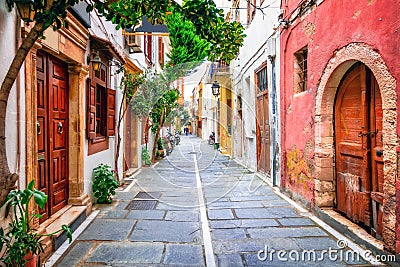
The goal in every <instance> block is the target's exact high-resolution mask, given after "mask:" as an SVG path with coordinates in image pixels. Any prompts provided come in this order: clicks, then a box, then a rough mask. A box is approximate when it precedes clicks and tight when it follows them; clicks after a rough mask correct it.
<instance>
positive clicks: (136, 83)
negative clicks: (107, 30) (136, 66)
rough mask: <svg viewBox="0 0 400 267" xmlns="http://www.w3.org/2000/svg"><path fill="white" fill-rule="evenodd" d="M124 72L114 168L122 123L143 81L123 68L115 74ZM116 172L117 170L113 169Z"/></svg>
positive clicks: (116, 161) (138, 75)
mask: <svg viewBox="0 0 400 267" xmlns="http://www.w3.org/2000/svg"><path fill="white" fill-rule="evenodd" d="M121 71H124V72H125V73H124V77H123V78H122V80H121V89H122V101H121V104H120V106H119V112H118V119H117V130H116V132H115V157H114V164H115V165H114V166H118V159H119V151H120V148H121V143H122V142H121V141H122V138H121V132H120V130H121V125H122V121H123V119H124V117H125V114H126V111H127V109H128V107H129V105H130V104H131V102H132V99H133V97H134V96H135V94H136V92H137V90H138V88H139V87H140V85H142V84H143V83H144V81H145V76H144V75H143V74H139V73H133V74H132V73H131V72H129V71H128V70H126V69H125V68H124V67H121V68H120V69H119V70H118V71H117V72H121ZM115 169H116V170H117V168H115ZM115 176H116V177H117V180H118V181H119V180H120V174H119V173H118V172H116V173H115Z"/></svg>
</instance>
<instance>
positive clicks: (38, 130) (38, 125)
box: [36, 121, 42, 135]
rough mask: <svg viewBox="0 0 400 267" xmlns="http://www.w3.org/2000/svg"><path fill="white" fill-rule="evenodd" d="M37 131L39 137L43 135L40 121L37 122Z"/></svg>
mask: <svg viewBox="0 0 400 267" xmlns="http://www.w3.org/2000/svg"><path fill="white" fill-rule="evenodd" d="M36 131H37V134H38V135H39V134H41V133H42V131H41V129H40V123H39V122H38V121H37V122H36Z"/></svg>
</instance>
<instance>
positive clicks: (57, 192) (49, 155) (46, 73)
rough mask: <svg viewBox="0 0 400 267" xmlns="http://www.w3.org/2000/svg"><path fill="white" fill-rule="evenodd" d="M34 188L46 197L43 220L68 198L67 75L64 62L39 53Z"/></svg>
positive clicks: (60, 206) (37, 63) (63, 204)
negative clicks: (35, 186)
mask: <svg viewBox="0 0 400 267" xmlns="http://www.w3.org/2000/svg"><path fill="white" fill-rule="evenodd" d="M36 70H37V142H38V177H37V187H38V188H39V189H40V190H41V191H42V192H44V193H45V194H46V195H48V202H47V206H46V208H45V209H44V210H43V211H41V213H42V215H43V217H42V219H41V221H44V220H45V219H47V218H48V217H49V216H51V215H52V214H54V213H55V212H57V211H58V210H60V209H61V208H62V207H64V206H65V205H66V204H67V199H68V73H67V66H66V64H65V63H64V62H62V61H60V60H58V59H56V58H54V57H51V56H50V55H48V54H46V53H43V52H38V53H37V61H36Z"/></svg>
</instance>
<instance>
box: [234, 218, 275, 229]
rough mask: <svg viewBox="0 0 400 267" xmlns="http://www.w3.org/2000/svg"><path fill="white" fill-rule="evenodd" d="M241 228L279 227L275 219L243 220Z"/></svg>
mask: <svg viewBox="0 0 400 267" xmlns="http://www.w3.org/2000/svg"><path fill="white" fill-rule="evenodd" d="M241 222H242V223H241V225H240V227H245V228H255V227H273V226H279V224H278V223H277V222H276V220H274V219H243V220H241Z"/></svg>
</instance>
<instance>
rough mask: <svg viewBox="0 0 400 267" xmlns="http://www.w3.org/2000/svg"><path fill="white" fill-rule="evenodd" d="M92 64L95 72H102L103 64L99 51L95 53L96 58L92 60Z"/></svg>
mask: <svg viewBox="0 0 400 267" xmlns="http://www.w3.org/2000/svg"><path fill="white" fill-rule="evenodd" d="M90 62H91V63H92V68H93V70H94V71H99V70H100V67H101V64H103V63H102V62H101V59H100V56H99V51H97V52H95V56H94V57H93V59H92V60H90Z"/></svg>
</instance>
